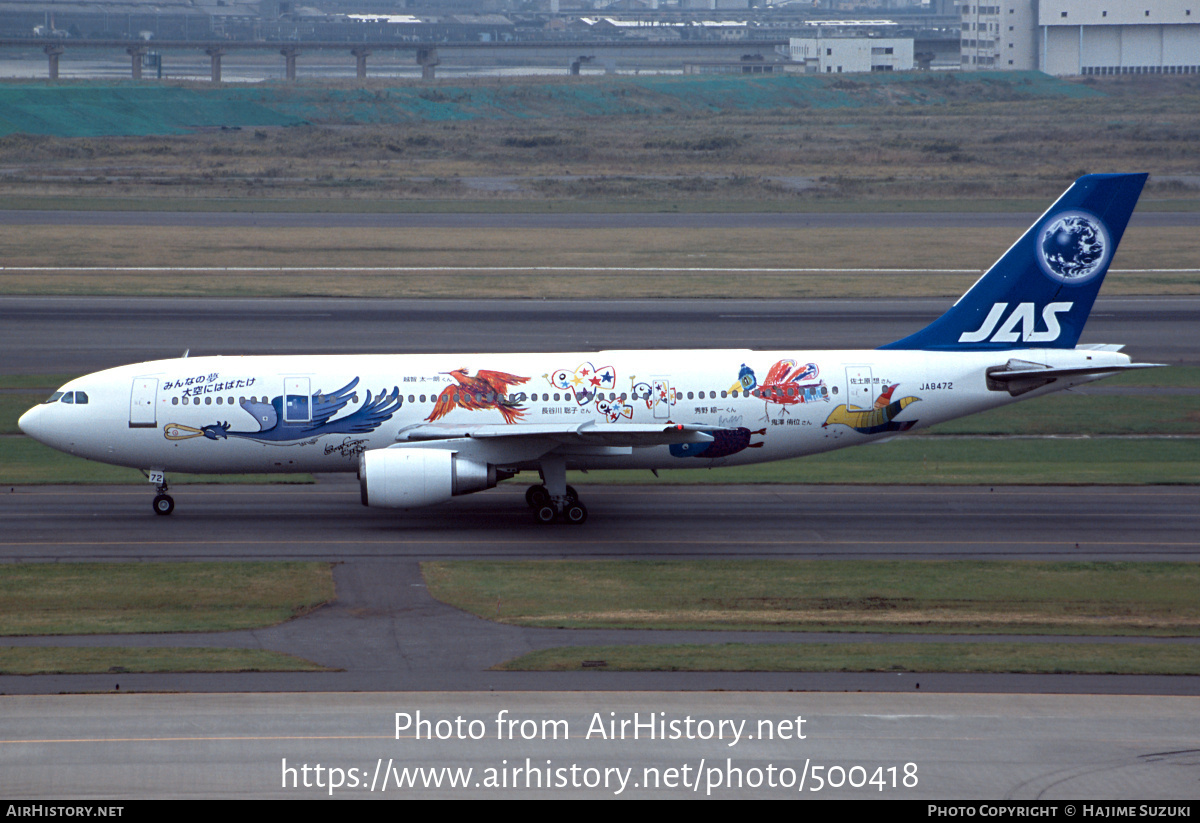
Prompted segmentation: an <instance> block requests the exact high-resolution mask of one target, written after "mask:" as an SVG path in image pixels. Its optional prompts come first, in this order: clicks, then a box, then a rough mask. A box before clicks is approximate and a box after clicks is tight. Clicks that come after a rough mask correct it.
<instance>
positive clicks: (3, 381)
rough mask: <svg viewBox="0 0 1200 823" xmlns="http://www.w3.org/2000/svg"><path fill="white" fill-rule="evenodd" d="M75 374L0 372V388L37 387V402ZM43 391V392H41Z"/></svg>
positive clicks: (71, 378) (74, 376)
mask: <svg viewBox="0 0 1200 823" xmlns="http://www.w3.org/2000/svg"><path fill="white" fill-rule="evenodd" d="M78 376H79V375H77V374H0V389H37V392H34V394H36V395H37V402H39V403H40V402H41V401H43V400H45V399H46V397H47V396H49V394H50V390H52V389H56V388H58V387H59V386H61V385H62V384H63V383H66V382H67V381H68V380H73V379H74V378H76V377H78ZM43 392H44V393H43Z"/></svg>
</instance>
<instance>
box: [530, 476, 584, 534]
mask: <svg viewBox="0 0 1200 823" xmlns="http://www.w3.org/2000/svg"><path fill="white" fill-rule="evenodd" d="M566 488H567V493H566V499H565V500H563V501H561V502H560V503H558V504H556V503H555V501H554V499H553V498H552V497H551V496H550V491H549V490H548V489H547V488H546V487H545V486H530V487H529V489H528V490H526V492H525V502H526V503H528V504H529V508H531V509H533V519H534V520H536V521H537V522H538V523H555V522H558V523H570V524H571V525H572V526H579V525H582V524H583V523H584V522H586V521H587V506H585V505H583V504H582V503H580V502H579V494H578V493H577V492H576V491H575V488H574V487H573V486H567V487H566Z"/></svg>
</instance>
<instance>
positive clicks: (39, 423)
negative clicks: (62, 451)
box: [10, 406, 46, 442]
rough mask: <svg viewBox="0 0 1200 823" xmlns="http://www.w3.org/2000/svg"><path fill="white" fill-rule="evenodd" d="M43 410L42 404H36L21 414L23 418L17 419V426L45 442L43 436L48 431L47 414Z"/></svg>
mask: <svg viewBox="0 0 1200 823" xmlns="http://www.w3.org/2000/svg"><path fill="white" fill-rule="evenodd" d="M43 411H45V410H44V409H43V408H42V407H41V406H34V407H33V408H32V409H30V410H29V411H27V412H25V413H24V414H23V415H21V418H20V419H19V420H18V421H17V427H18V428H20V429H21V431H22V432H24V433H25V434H26V435H28V436H29V437H32V438H33V439H34V440H37V441H39V442H44V439H43V438H44V437H45V433H46V431H45V430H46V426H45V422H46V421H45V416H44V415H43V414H42V412H43ZM10 419H11V418H10Z"/></svg>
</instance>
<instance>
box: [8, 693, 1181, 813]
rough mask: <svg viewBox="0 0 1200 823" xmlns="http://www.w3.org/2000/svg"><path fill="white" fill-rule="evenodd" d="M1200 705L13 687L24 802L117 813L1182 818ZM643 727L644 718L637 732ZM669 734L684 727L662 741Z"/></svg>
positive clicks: (13, 745)
mask: <svg viewBox="0 0 1200 823" xmlns="http://www.w3.org/2000/svg"><path fill="white" fill-rule="evenodd" d="M1197 702H1198V698H1196V697H1174V698H1164V697H1156V698H1148V697H1128V696H1112V697H1089V698H1079V697H1076V696H1027V695H1019V696H1018V695H991V694H989V695H945V694H905V695H881V694H754V693H715V692H714V693H708V694H695V693H682V694H680V693H649V692H641V693H631V694H612V693H608V692H603V693H597V692H571V693H561V694H553V695H548V694H536V695H528V694H512V693H507V694H488V693H481V694H470V695H460V694H455V695H443V694H429V693H420V692H407V693H389V694H312V695H171V694H147V695H120V696H111V695H78V696H71V697H54V698H42V697H13V696H8V697H0V710H2V711H0V717H2V718H3V719H2V720H0V771H2V772H3V774H4V784H5V794H6V796H7V797H8V798H10V800H16V799H18V798H30V799H34V800H37V801H45V799H46V798H51V797H52V798H54V799H55V800H68V799H70V800H74V799H77V798H98V797H104V798H116V799H117V800H116V802H111V801H110V805H119V800H120V798H122V797H129V796H136V797H140V798H141V797H152V798H210V797H219V798H239V799H242V798H276V799H278V798H289V799H306V800H307V799H313V800H315V799H318V798H329V797H340V798H359V799H367V798H378V799H382V800H386V799H389V798H394V799H405V798H410V797H412V798H418V797H419V798H468V797H472V798H481V799H482V798H486V799H507V798H544V799H550V798H567V797H570V798H587V799H604V798H633V799H644V798H651V797H653V798H663V799H684V798H688V797H695V798H721V799H749V798H795V799H835V798H837V799H868V798H870V799H888V800H897V799H906V800H916V799H921V800H928V801H933V802H936V801H938V800H942V801H946V800H953V801H956V802H955V806H956V807H958V808H959V809H962V808H964V805H966V804H964V803H962V802H961V801H973V802H972V803H970V805H969V806H966V807H967V808H969V809H970V810H971V812H973V814H971V815H970V816H973V817H974V816H978V817H999V818H1002V819H1007V818H1010V817H1012V816H1014V813H1013V812H1012V811H1010V810H1011V809H1013V807H1014V806H1021V807H1024V806H1026V805H1031V806H1032V807H1033V808H1032V810H1029V809H1025V808H1019V809H1017V812H1024V813H1025V814H1028V815H1029V816H1033V815H1034V814H1038V813H1039V812H1040V814H1039V815H1038V816H1046V817H1049V816H1051V815H1053V816H1055V817H1059V818H1066V817H1071V816H1074V815H1076V814H1078V815H1079V816H1081V817H1096V816H1101V815H1103V816H1106V817H1109V816H1114V812H1113V811H1112V809H1113V808H1114V807H1116V806H1117V805H1118V804H1117V803H1114V802H1112V801H1115V800H1124V801H1125V802H1124V803H1122V804H1120V805H1121V807H1122V808H1126V809H1127V808H1128V807H1129V806H1131V805H1133V804H1132V803H1130V802H1129V800H1130V799H1134V800H1136V801H1137V802H1147V801H1151V800H1153V801H1156V806H1155V807H1153V808H1157V807H1158V806H1157V804H1158V803H1163V801H1171V802H1170V804H1169V805H1165V808H1167V809H1176V810H1177V811H1176V813H1175V815H1178V816H1181V817H1182V816H1187V812H1189V811H1190V809H1191V808H1192V806H1193V805H1194V801H1195V766H1196V762H1197V754H1196V751H1195V742H1196V741H1195V722H1194V721H1195V715H1196V709H1197ZM397 715H399V717H397ZM635 720H638V721H640V722H641V723H642V724H643V725H642V727H641V728H640V732H639V733H636V735H635V731H634V729H633V727H632V725H628V724H632V723H633V722H634V721H635ZM421 721H423V723H424V724H425V725H424V726H420V725H418V723H419V722H421ZM610 721H611V722H612V723H613V724H614V726H615V731H616V734H613V735H610V734H609V733H608V729H610V728H614V726H609V725H608V723H609V722H610ZM622 722H624V723H625V724H627V725H625V726H624V727H623V729H624V733H622V727H621V726H620V725H619V724H621V723H622ZM655 722H660V723H661V724H662V725H656V726H654V727H653V731H654V734H653V735H652V734H651V730H652V728H651V725H650V724H652V723H655ZM509 723H511V724H512V725H509ZM398 727H399V730H398ZM456 728H457V729H458V731H457V732H456V731H455V729H456ZM659 729H662V730H663V731H664V732H665V734H659V733H658V731H659ZM131 730H133V731H132V733H131ZM439 730H440V731H439ZM602 732H603V733H602ZM418 735H419V736H418ZM431 738H432V739H431ZM318 765H319V766H320V770H319V771H318ZM872 780H873V781H874V782H872ZM435 783H436V784H437V785H435ZM1081 798H1083V799H1084V800H1082V801H1081V800H1080V799H1081ZM1013 801H1017V802H1015V803H1014V802H1013ZM1070 801H1079V802H1076V803H1074V805H1070V806H1068V805H1067V803H1068V802H1070ZM10 808H11V806H10ZM21 808H22V805H20V804H19V805H18V806H17V809H18V811H17V813H18V814H19V813H20V810H21ZM1096 809H1100V810H1101V811H1100V812H1097V811H1095V810H1096ZM1180 809H1181V811H1180ZM922 811H924V809H922ZM1005 812H1007V814H1006V813H1005ZM1059 812H1061V813H1059ZM1104 812H1107V814H1104ZM1126 814H1128V813H1127V812H1126ZM1175 815H1172V816H1175ZM81 816H82V815H81ZM928 816H933V815H928ZM958 816H967V813H966V812H965V811H960V812H959V813H958ZM1130 816H1132V815H1130ZM1162 816H1167V813H1166V812H1165V811H1164V812H1162Z"/></svg>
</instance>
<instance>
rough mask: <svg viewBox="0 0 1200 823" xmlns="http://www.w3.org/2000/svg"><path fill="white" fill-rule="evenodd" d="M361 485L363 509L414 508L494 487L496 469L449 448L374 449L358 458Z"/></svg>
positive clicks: (359, 483)
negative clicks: (373, 507) (366, 507)
mask: <svg viewBox="0 0 1200 823" xmlns="http://www.w3.org/2000/svg"><path fill="white" fill-rule="evenodd" d="M358 485H359V489H360V490H361V492H362V504H363V505H364V506H378V507H383V508H389V509H413V508H417V507H418V506H428V505H431V504H433V503H441V502H442V501H444V500H449V499H450V498H451V497H454V496H456V495H460V494H470V493H471V492H477V491H483V490H484V489H490V488H492V487H493V486H495V485H496V467H495V466H492V465H490V464H487V463H477V462H475V461H474V460H468V459H467V458H465V457H462V456H460V455H459V454H458V453H456V452H452V451H449V450H447V449H414V448H401V449H397V448H391V449H374V450H372V451H367V452H363V453H362V455H361V456H360V457H359V460H358Z"/></svg>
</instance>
